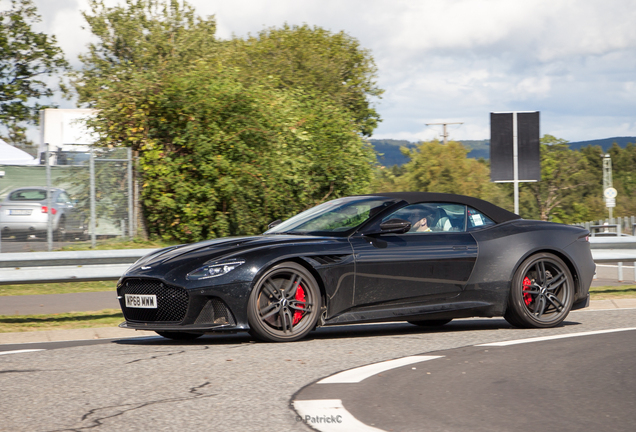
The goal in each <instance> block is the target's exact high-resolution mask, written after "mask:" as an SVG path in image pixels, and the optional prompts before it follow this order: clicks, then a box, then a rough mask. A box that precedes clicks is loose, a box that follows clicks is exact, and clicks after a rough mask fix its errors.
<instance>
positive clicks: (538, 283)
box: [504, 253, 574, 328]
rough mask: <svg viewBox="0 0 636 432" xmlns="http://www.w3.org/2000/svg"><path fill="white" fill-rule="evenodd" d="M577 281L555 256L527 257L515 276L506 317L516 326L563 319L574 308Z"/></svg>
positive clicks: (546, 324) (535, 325)
mask: <svg viewBox="0 0 636 432" xmlns="http://www.w3.org/2000/svg"><path fill="white" fill-rule="evenodd" d="M573 301H574V280H573V278H572V274H571V273H570V270H569V269H568V266H567V265H566V264H565V263H564V262H563V260H561V259H560V258H559V257H557V256H556V255H553V254H550V253H539V254H536V255H532V256H531V257H529V258H527V259H526V260H525V261H524V262H523V263H521V265H520V266H519V268H518V269H517V271H516V272H515V275H514V277H513V278H512V286H511V287H510V296H509V298H508V307H507V310H506V313H505V315H504V318H505V319H506V321H508V322H509V323H510V324H512V325H513V326H515V327H522V328H549V327H555V326H557V325H559V324H561V323H562V322H563V320H564V319H565V317H567V316H568V314H569V313H570V309H572V303H573Z"/></svg>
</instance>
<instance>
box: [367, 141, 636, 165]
mask: <svg viewBox="0 0 636 432" xmlns="http://www.w3.org/2000/svg"><path fill="white" fill-rule="evenodd" d="M458 141H460V142H461V143H462V144H464V146H465V147H466V148H468V149H469V150H470V152H469V153H468V157H469V158H473V159H479V158H484V159H490V140H488V139H485V140H458ZM369 142H370V143H371V145H373V147H374V148H375V150H376V151H377V152H378V153H381V154H382V155H381V156H378V163H379V164H380V165H384V166H392V165H403V164H405V163H407V162H408V158H407V157H406V156H404V155H403V154H402V152H401V151H400V147H406V148H409V149H412V148H414V147H415V146H416V145H417V143H414V142H410V141H406V140H394V139H383V140H380V139H371V140H369ZM614 143H617V144H618V145H619V146H620V147H622V148H625V146H626V145H627V144H628V143H635V144H636V137H614V138H605V139H598V140H590V141H577V142H571V143H570V148H571V149H573V150H580V149H581V148H583V147H587V146H589V145H592V146H596V145H598V146H601V147H602V148H603V151H607V150H608V149H609V148H610V147H612V145H614Z"/></svg>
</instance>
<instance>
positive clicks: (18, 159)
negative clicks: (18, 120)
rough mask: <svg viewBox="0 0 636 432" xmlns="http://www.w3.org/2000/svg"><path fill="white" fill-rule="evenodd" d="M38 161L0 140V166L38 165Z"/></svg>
mask: <svg viewBox="0 0 636 432" xmlns="http://www.w3.org/2000/svg"><path fill="white" fill-rule="evenodd" d="M39 164H40V161H39V160H37V159H36V158H34V157H33V156H31V155H30V154H28V153H27V152H25V151H22V150H20V149H19V148H16V147H13V146H12V145H9V144H7V143H6V142H4V141H2V140H0V165H39Z"/></svg>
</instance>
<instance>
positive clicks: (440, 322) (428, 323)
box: [408, 318, 453, 327]
mask: <svg viewBox="0 0 636 432" xmlns="http://www.w3.org/2000/svg"><path fill="white" fill-rule="evenodd" d="M452 320H453V319H452V318H448V319H436V320H427V321H409V322H408V323H409V324H413V325H416V326H421V327H439V326H443V325H445V324H448V323H449V322H451V321H452Z"/></svg>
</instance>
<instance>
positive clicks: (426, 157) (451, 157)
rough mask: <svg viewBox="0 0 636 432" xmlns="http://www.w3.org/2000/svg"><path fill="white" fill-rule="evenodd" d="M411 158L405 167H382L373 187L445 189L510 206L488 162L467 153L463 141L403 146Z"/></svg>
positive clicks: (429, 190) (425, 189)
mask: <svg viewBox="0 0 636 432" xmlns="http://www.w3.org/2000/svg"><path fill="white" fill-rule="evenodd" d="M402 152H403V153H404V154H405V155H406V156H407V157H409V159H410V161H409V162H408V163H406V164H404V165H403V166H402V169H400V170H396V169H390V170H387V169H383V170H381V172H380V176H379V177H377V178H376V180H375V181H374V190H376V191H378V192H388V191H420V192H442V193H453V194H460V195H469V196H474V197H477V198H482V199H485V200H488V201H491V202H493V203H495V204H498V205H502V206H507V205H506V204H507V203H506V200H505V194H504V193H503V192H502V191H500V190H499V188H498V187H497V185H495V184H493V183H490V172H489V171H490V170H489V167H488V165H487V164H485V163H483V162H479V161H477V160H475V159H469V158H467V157H466V155H467V154H468V149H466V148H465V147H464V146H463V145H462V144H461V143H459V142H456V141H449V142H448V143H447V144H445V145H444V144H442V143H440V142H439V141H438V140H434V141H428V142H422V143H420V144H418V145H417V147H416V148H414V149H408V148H404V147H403V148H402Z"/></svg>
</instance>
